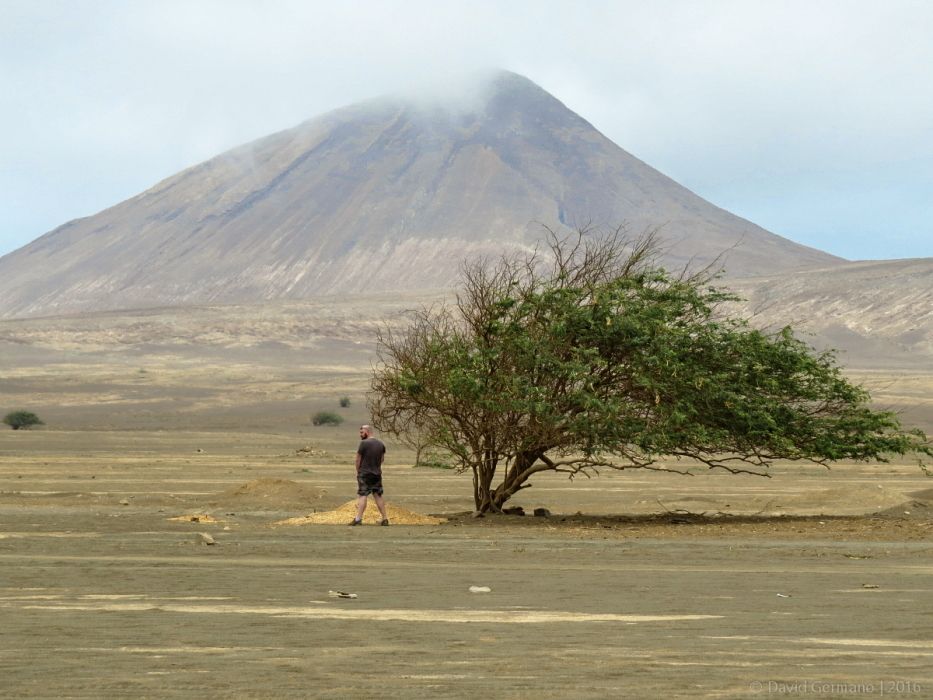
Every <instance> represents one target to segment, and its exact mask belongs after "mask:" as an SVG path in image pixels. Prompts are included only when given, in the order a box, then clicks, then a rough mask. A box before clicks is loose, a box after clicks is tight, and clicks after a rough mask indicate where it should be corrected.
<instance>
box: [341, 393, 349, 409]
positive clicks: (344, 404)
mask: <svg viewBox="0 0 933 700" xmlns="http://www.w3.org/2000/svg"><path fill="white" fill-rule="evenodd" d="M340 408H350V397H349V396H341V397H340Z"/></svg>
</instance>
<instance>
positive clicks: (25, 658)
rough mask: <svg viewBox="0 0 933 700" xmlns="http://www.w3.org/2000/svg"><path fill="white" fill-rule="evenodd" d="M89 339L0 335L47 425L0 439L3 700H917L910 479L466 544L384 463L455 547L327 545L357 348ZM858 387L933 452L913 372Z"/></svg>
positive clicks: (927, 652)
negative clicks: (323, 419)
mask: <svg viewBox="0 0 933 700" xmlns="http://www.w3.org/2000/svg"><path fill="white" fill-rule="evenodd" d="M207 319H209V315H206V316H205V320H207ZM105 320H106V319H104V320H101V321H100V323H99V325H97V326H94V327H93V328H91V327H89V326H88V325H87V324H85V325H83V326H81V327H80V328H77V330H74V331H73V332H71V331H68V332H66V331H67V328H66V329H65V330H61V329H60V328H59V330H61V332H58V331H56V333H58V334H57V335H56V334H52V335H48V334H47V333H46V330H42V329H40V330H42V333H39V331H36V333H38V335H37V336H36V337H32V336H30V335H29V334H28V333H27V331H29V332H32V331H31V330H30V329H32V328H33V326H28V325H23V326H22V328H20V327H19V326H17V328H18V329H19V330H17V333H19V335H16V336H15V337H13V338H12V340H10V339H7V340H4V339H3V338H0V399H2V400H0V403H2V404H3V408H7V410H10V409H12V408H26V409H29V410H35V411H36V412H37V413H38V414H39V415H40V416H41V417H42V418H43V419H44V420H45V421H46V424H47V425H46V426H45V427H44V428H43V429H41V430H35V431H28V432H27V431H15V432H14V431H10V430H0V695H2V696H3V697H11V698H60V697H73V698H129V697H132V698H220V697H224V698H227V697H230V698H270V697H275V698H307V697H315V698H341V699H343V698H347V697H364V698H377V697H378V698H411V697H432V698H434V697H436V698H467V697H470V698H472V697H477V696H489V697H497V698H567V697H573V698H607V697H633V698H642V697H665V698H668V697H673V698H697V697H699V698H748V697H755V696H779V695H791V696H795V695H796V696H804V695H807V696H818V697H852V696H868V697H871V696H880V695H882V693H883V694H884V695H887V696H905V697H933V637H931V634H930V630H931V629H933V616H931V615H933V613H931V611H933V556H931V555H933V491H931V487H933V481H931V480H930V479H928V478H926V477H924V476H923V475H922V473H921V472H920V471H919V469H918V468H917V467H916V465H914V464H910V463H907V462H903V463H895V464H888V465H838V466H836V467H835V468H834V469H833V470H831V471H828V472H827V471H826V470H824V469H822V468H817V467H807V466H801V465H777V467H776V468H775V472H774V478H772V479H762V478H754V477H747V476H746V477H743V476H738V477H733V476H729V475H723V474H707V473H704V472H702V471H700V472H698V474H697V475H696V476H693V477H681V476H674V475H670V474H660V473H642V472H637V471H633V472H623V473H608V474H603V475H602V476H600V477H599V478H597V479H592V480H587V479H579V480H577V481H576V482H574V483H570V482H568V481H567V480H566V479H563V478H558V477H556V476H553V477H547V476H545V477H543V478H541V479H538V480H536V481H535V482H534V486H533V488H531V489H528V490H526V491H524V492H522V493H521V494H520V495H519V497H518V498H517V499H516V503H515V504H516V505H521V506H523V507H524V508H525V510H526V511H527V512H528V513H531V512H532V510H533V509H534V508H539V507H543V508H547V509H548V510H549V511H550V512H551V516H550V517H548V518H536V517H532V516H530V515H528V516H525V517H521V516H498V517H487V518H482V519H474V518H472V517H470V516H469V511H470V509H471V502H470V498H469V494H470V485H469V480H468V477H466V476H465V475H459V474H456V473H454V472H451V471H445V470H431V469H414V468H412V467H411V455H410V454H409V453H406V452H405V451H404V450H401V449H400V448H399V447H398V446H397V445H393V444H392V443H391V442H390V444H389V460H388V464H387V467H386V477H385V483H386V487H387V492H386V496H387V499H388V501H389V503H390V504H392V505H393V506H394V507H398V508H400V509H405V510H407V511H410V512H412V513H415V514H423V515H436V516H441V517H444V518H446V519H447V520H446V522H443V523H440V524H436V525H408V524H405V522H404V518H402V519H399V520H397V521H394V522H393V524H392V525H391V526H390V527H387V528H386V527H373V526H368V525H367V526H363V527H357V528H348V527H346V526H345V525H325V524H315V523H310V522H308V519H306V517H305V516H308V515H311V514H315V513H318V514H320V513H323V512H326V511H332V510H334V509H336V508H339V507H340V506H341V505H342V504H345V503H346V502H347V501H348V500H351V499H352V498H353V496H354V490H355V480H354V478H353V474H352V467H351V465H352V458H353V451H354V449H355V446H356V440H357V433H356V426H357V424H358V423H361V422H364V421H365V420H366V412H365V404H364V393H365V390H366V374H365V371H366V369H367V368H368V367H369V362H370V361H371V358H372V356H371V348H367V347H366V346H365V344H362V345H361V342H362V341H361V340H359V339H358V338H355V336H353V335H352V334H350V335H348V336H347V337H339V336H338V334H335V333H331V335H330V336H328V337H326V338H325V337H323V335H320V334H319V335H318V336H313V337H311V336H309V335H308V334H307V333H306V332H305V331H306V330H307V329H306V327H305V326H300V325H295V326H294V332H293V335H292V336H287V337H286V335H283V336H282V337H283V338H285V340H288V338H289V337H292V338H293V341H294V344H293V345H289V343H292V340H288V343H286V342H285V341H282V342H283V345H282V346H281V347H279V346H277V345H274V344H272V345H270V344H268V343H266V342H265V341H262V342H259V341H260V340H261V339H262V338H263V337H265V336H263V335H262V334H261V333H257V335H256V338H254V340H256V341H257V342H256V343H253V344H250V343H252V341H250V342H246V341H244V340H243V338H247V340H248V337H247V336H246V335H244V334H243V333H242V328H240V327H239V326H233V327H231V328H229V329H228V328H226V327H223V326H222V325H220V326H217V327H216V328H215V327H212V326H205V325H204V324H200V323H192V328H196V329H201V330H203V331H204V333H206V334H207V337H208V340H203V341H202V342H201V344H200V345H198V344H197V343H195V342H194V341H192V340H191V338H192V336H191V334H192V333H193V332H194V331H193V330H189V331H186V333H187V335H186V334H185V333H182V332H181V331H179V336H178V338H175V339H170V340H171V342H169V341H168V340H166V338H165V337H162V338H161V339H159V338H156V337H155V336H154V335H152V334H150V333H149V331H146V332H143V331H142V330H141V331H140V333H141V335H140V337H139V338H136V339H135V340H134V339H129V340H127V335H126V334H127V333H129V332H130V330H132V329H133V328H136V327H135V326H127V327H125V328H124V329H123V330H121V331H120V332H119V333H117V335H116V336H113V335H112V334H113V333H116V331H114V330H113V328H111V327H110V326H108V325H107V324H106V323H105ZM298 321H299V319H298V318H297V317H295V318H292V317H287V316H285V315H282V316H280V317H277V318H274V319H272V320H269V319H264V320H262V322H263V323H272V322H274V323H275V324H278V326H277V327H279V328H280V329H292V328H293V322H294V323H295V324H298ZM163 322H164V325H165V326H166V327H168V328H182V325H174V324H173V319H172V318H170V317H169V316H166V317H165V318H164V319H161V317H160V320H159V323H163ZM328 322H329V323H332V324H333V325H334V327H336V328H340V329H343V328H346V327H347V323H346V319H345V318H335V319H333V320H332V321H328ZM37 323H38V322H37ZM120 323H123V321H120ZM140 323H143V321H140ZM231 323H232V321H231ZM52 325H54V324H52ZM10 327H12V326H10ZM49 327H51V326H49V324H46V326H43V327H42V328H43V329H46V328H49ZM312 330H313V329H312ZM134 332H135V331H134ZM282 332H283V333H284V331H282ZM289 332H292V331H289ZM367 332H368V331H367ZM76 333H77V336H76V335H75V334H76ZM88 334H90V335H88ZM225 334H226V335H225ZM163 335H164V334H163ZM312 335H313V334H312ZM92 336H93V337H92ZM11 337H12V336H11ZM218 338H219V340H217V339H218ZM309 338H310V339H309ZM92 340H93V342H91V341H92ZM215 340H216V345H214V344H212V343H214V342H215ZM157 341H158V342H157ZM859 379H860V381H864V382H865V383H866V384H870V385H871V388H872V389H873V391H874V394H875V396H876V399H877V400H878V401H879V404H881V405H884V406H887V407H892V408H897V409H902V410H904V412H905V418H906V419H907V420H909V421H910V422H911V423H913V424H915V425H919V426H921V427H923V428H924V429H925V430H927V431H928V432H933V430H931V428H933V403H931V399H930V397H931V396H933V377H931V375H919V374H906V373H901V374H897V373H883V372H864V373H862V374H861V375H859ZM340 396H349V397H350V398H351V400H352V405H351V407H350V408H347V409H338V408H337V399H338V397H340ZM323 408H327V409H331V410H339V411H340V412H341V414H342V415H343V416H344V417H345V418H346V423H345V424H344V425H343V426H341V427H337V428H333V427H323V428H315V427H312V426H311V425H310V421H309V417H310V415H311V414H312V413H313V412H314V411H316V410H320V409H323ZM291 518H299V520H298V521H294V522H297V523H301V524H287V525H282V524H279V525H276V523H281V521H284V520H288V519H291ZM205 535H207V536H209V537H205ZM209 540H213V542H214V544H207V543H206V542H207V541H209ZM471 586H474V587H488V588H489V589H490V591H489V592H488V593H473V592H471V591H470V588H471ZM338 590H339V591H345V592H348V593H355V594H356V595H357V597H356V598H338V597H332V596H331V595H330V594H329V592H330V591H338Z"/></svg>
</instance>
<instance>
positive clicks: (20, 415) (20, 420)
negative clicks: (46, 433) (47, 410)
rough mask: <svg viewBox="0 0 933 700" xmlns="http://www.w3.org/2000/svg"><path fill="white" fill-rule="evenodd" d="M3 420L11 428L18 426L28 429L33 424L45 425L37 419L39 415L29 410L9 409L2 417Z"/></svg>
mask: <svg viewBox="0 0 933 700" xmlns="http://www.w3.org/2000/svg"><path fill="white" fill-rule="evenodd" d="M3 422H4V423H6V424H7V425H8V426H10V427H11V428H13V430H19V429H20V428H26V429H28V428H31V427H32V426H34V425H45V424H44V423H43V422H42V421H41V420H39V416H37V415H36V414H35V413H32V412H31V411H11V412H10V413H7V414H6V415H5V416H4V417H3Z"/></svg>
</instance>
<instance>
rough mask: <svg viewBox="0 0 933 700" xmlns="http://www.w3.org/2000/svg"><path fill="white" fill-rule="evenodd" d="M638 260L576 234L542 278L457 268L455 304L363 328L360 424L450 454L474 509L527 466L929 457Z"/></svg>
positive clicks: (808, 361)
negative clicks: (369, 348) (397, 327)
mask: <svg viewBox="0 0 933 700" xmlns="http://www.w3.org/2000/svg"><path fill="white" fill-rule="evenodd" d="M655 250H656V248H655V244H654V241H653V239H652V237H651V236H648V237H645V238H643V239H640V240H637V241H634V242H629V241H626V240H625V239H624V238H623V237H622V236H621V235H619V232H618V231H617V232H616V233H615V234H613V235H610V236H608V237H604V238H592V237H590V236H588V235H587V234H586V233H585V232H580V234H579V235H578V236H577V237H575V238H569V239H559V238H557V237H556V236H553V238H552V241H551V253H552V256H553V262H552V264H551V265H550V267H547V266H544V265H543V264H542V262H541V261H540V260H539V259H536V258H529V259H506V260H502V261H501V262H500V263H499V264H498V265H490V264H488V263H478V264H475V265H472V266H469V267H466V268H465V269H464V280H465V288H464V291H463V292H462V293H461V295H460V296H459V297H458V301H457V304H456V306H455V307H453V308H449V307H440V308H435V309H424V310H422V311H421V312H420V313H419V314H417V315H416V317H415V320H414V321H413V323H412V324H411V326H410V327H409V328H408V329H407V332H406V333H405V334H403V335H398V334H393V333H392V332H390V331H386V332H384V333H383V334H381V336H380V338H379V353H380V361H381V365H380V366H379V367H377V368H376V369H375V370H374V375H373V380H372V387H373V390H374V393H373V397H372V399H371V402H370V409H371V410H372V413H373V416H374V421H375V424H376V426H377V427H378V428H379V429H380V430H382V431H384V432H387V433H389V434H394V435H398V436H406V435H411V434H413V433H414V434H417V435H418V436H419V440H420V441H421V442H422V443H423V444H425V445H431V446H434V447H437V448H441V449H443V450H444V451H445V452H447V453H449V454H451V455H452V456H453V458H454V460H455V461H456V463H457V465H458V467H459V468H460V469H462V470H469V471H471V472H472V475H473V487H474V499H475V501H476V506H477V509H479V510H498V509H501V507H502V504H503V503H505V501H507V500H508V499H509V498H510V497H511V496H512V495H513V494H514V493H516V492H517V491H518V490H520V489H522V488H525V487H527V486H528V485H529V484H528V483H527V482H528V480H529V479H530V477H531V476H533V475H534V474H535V473H537V472H540V471H545V470H555V471H561V472H566V473H568V474H569V475H570V476H571V477H573V476H574V475H576V474H580V473H584V474H589V473H591V472H594V471H596V470H598V469H599V468H601V467H611V468H618V469H626V468H648V469H651V468H655V469H660V468H665V469H668V470H670V468H669V467H660V466H657V464H656V462H657V460H658V459H660V458H662V457H668V458H670V457H674V458H683V459H689V460H691V461H694V462H698V463H701V464H704V465H706V466H708V467H709V468H718V469H724V470H727V471H730V472H733V473H751V474H760V475H766V474H767V470H768V468H769V467H770V465H771V463H772V462H773V461H774V460H776V459H785V460H808V461H811V462H817V463H822V464H825V463H828V462H830V461H834V460H840V459H847V460H882V461H883V460H885V459H886V458H887V455H890V454H899V455H903V454H906V453H909V452H919V453H924V454H927V455H930V454H931V449H930V446H929V443H928V442H927V440H926V436H925V435H924V434H923V433H922V432H921V431H919V430H913V431H905V430H902V429H901V426H900V424H899V421H898V419H897V417H896V416H895V415H894V414H892V413H890V412H886V411H873V410H872V409H871V408H870V407H869V396H868V394H867V392H865V390H864V389H862V388H860V387H858V386H855V385H853V384H851V383H850V382H849V381H848V380H846V379H845V377H844V376H842V374H841V372H840V369H839V368H838V367H837V366H836V364H835V358H834V356H833V355H832V354H831V353H816V352H814V351H812V350H811V349H810V348H809V347H808V346H807V345H805V344H804V343H802V342H801V341H800V340H798V339H797V338H796V337H795V336H794V335H793V333H792V331H791V330H790V329H789V328H785V329H783V330H781V331H779V332H776V333H767V332H764V331H761V330H758V329H755V328H752V327H750V326H749V325H748V324H747V323H746V322H745V321H744V320H742V319H736V318H729V317H727V316H724V315H723V314H722V313H720V311H719V307H720V306H721V304H722V302H724V301H729V300H733V299H734V297H733V296H732V295H731V294H729V293H728V292H726V291H723V290H721V289H719V288H717V287H716V286H715V285H714V284H713V282H714V278H713V277H712V276H711V275H709V274H707V273H705V272H704V273H700V274H695V275H692V276H688V275H682V276H679V277H675V276H672V275H670V274H668V273H667V272H665V271H664V270H662V269H660V268H659V267H657V266H656V265H655V264H654V262H653V261H654V254H655ZM497 475H498V476H499V477H500V482H499V483H498V484H494V480H495V478H496V476H497Z"/></svg>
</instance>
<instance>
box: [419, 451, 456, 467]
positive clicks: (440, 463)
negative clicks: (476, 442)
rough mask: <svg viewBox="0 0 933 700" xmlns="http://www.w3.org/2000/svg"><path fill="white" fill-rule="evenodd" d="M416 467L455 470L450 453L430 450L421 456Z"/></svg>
mask: <svg viewBox="0 0 933 700" xmlns="http://www.w3.org/2000/svg"><path fill="white" fill-rule="evenodd" d="M415 466H416V467H427V468H429V469H455V468H456V465H455V464H454V461H453V457H452V456H451V455H450V454H449V453H445V452H438V451H435V450H428V451H426V452H425V453H424V454H422V455H420V456H419V457H418V459H417V462H416V463H415Z"/></svg>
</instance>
